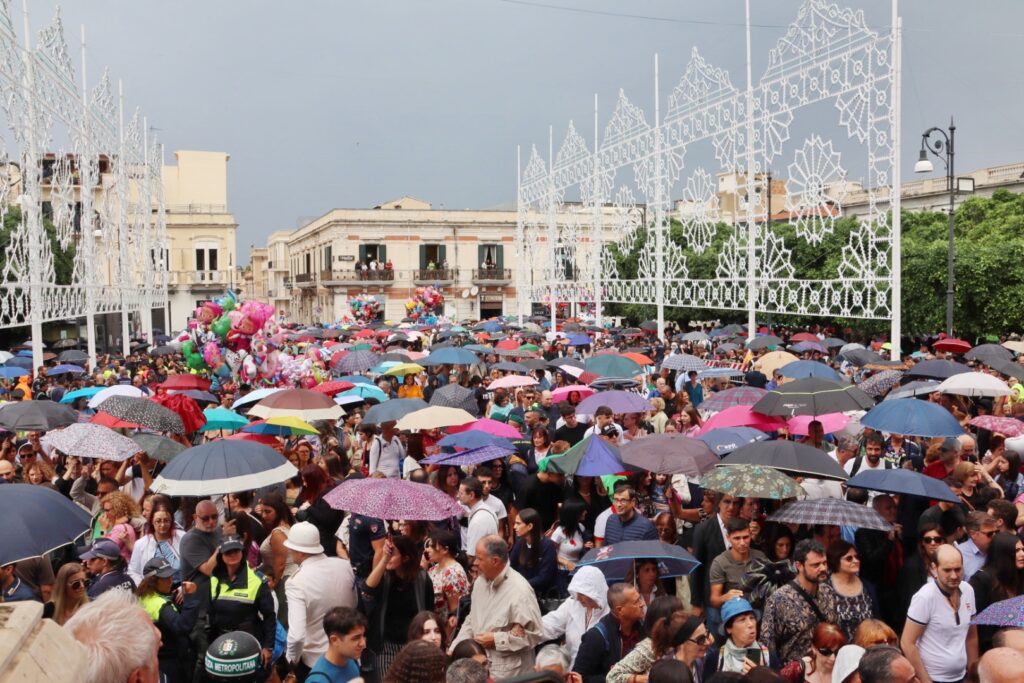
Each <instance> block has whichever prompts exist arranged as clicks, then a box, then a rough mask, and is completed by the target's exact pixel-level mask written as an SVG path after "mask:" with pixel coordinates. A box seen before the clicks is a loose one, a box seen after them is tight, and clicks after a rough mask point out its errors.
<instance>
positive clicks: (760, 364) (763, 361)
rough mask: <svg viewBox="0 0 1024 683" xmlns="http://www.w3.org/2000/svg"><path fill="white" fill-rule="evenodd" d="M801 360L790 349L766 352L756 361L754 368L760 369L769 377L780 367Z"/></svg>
mask: <svg viewBox="0 0 1024 683" xmlns="http://www.w3.org/2000/svg"><path fill="white" fill-rule="evenodd" d="M798 360H800V359H799V358H797V357H796V356H794V355H793V354H792V353H789V352H788V351H772V352H771V353H766V354H765V355H763V356H761V357H760V358H758V359H756V360H755V361H754V368H756V369H757V370H760V371H761V372H763V373H764V374H765V375H767V376H768V377H771V375H772V373H773V372H775V371H776V370H778V369H779V368H781V367H783V366H786V365H789V364H790V363H793V362H795V361H798Z"/></svg>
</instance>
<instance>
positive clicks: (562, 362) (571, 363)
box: [548, 357, 583, 370]
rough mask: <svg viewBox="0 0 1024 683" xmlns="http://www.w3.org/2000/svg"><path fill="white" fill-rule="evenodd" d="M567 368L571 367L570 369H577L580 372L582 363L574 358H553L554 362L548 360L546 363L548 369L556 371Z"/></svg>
mask: <svg viewBox="0 0 1024 683" xmlns="http://www.w3.org/2000/svg"><path fill="white" fill-rule="evenodd" d="M567 366H568V367H571V368H579V369H580V370H582V369H583V361H581V360H576V359H575V358H568V357H566V358H555V359H554V360H549V361H548V367H552V368H555V369H556V370H561V369H562V368H564V367H567Z"/></svg>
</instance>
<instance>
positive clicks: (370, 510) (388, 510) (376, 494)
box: [324, 479, 464, 520]
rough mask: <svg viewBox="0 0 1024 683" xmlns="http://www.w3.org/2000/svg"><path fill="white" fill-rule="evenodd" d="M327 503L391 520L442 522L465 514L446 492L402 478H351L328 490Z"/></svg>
mask: <svg viewBox="0 0 1024 683" xmlns="http://www.w3.org/2000/svg"><path fill="white" fill-rule="evenodd" d="M324 501H325V502H326V503H327V504H328V505H330V506H331V507H332V508H334V509H336V510H346V511H348V512H355V513H358V514H361V515H366V516H368V517H378V518H381V519H389V520H390V519H412V520H442V519H448V518H449V517H458V516H461V515H462V514H464V510H463V509H462V507H460V505H459V504H458V503H457V502H456V501H455V499H453V498H452V497H450V496H448V495H447V494H445V493H444V492H443V491H441V490H439V489H437V488H435V487H433V486H431V485H429V484H417V483H416V482H412V481H403V480H402V479H350V480H348V481H344V482H342V483H341V484H340V485H339V486H335V487H334V488H333V489H331V490H330V491H328V492H327V493H326V494H325V495H324Z"/></svg>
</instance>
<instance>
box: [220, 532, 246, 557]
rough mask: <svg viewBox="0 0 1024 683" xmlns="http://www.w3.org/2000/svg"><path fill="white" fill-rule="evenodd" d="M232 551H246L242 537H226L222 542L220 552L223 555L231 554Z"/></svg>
mask: <svg viewBox="0 0 1024 683" xmlns="http://www.w3.org/2000/svg"><path fill="white" fill-rule="evenodd" d="M232 550H245V544H244V543H242V537H241V536H225V537H224V539H223V540H222V541H221V542H220V551H221V552H222V553H227V552H231V551H232Z"/></svg>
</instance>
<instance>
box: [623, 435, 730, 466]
mask: <svg viewBox="0 0 1024 683" xmlns="http://www.w3.org/2000/svg"><path fill="white" fill-rule="evenodd" d="M619 455H620V456H621V458H622V462H623V463H625V464H626V465H630V466H631V467H632V468H633V469H642V470H647V471H648V472H653V473H655V474H685V475H686V476H688V477H699V476H700V475H702V474H704V473H705V472H707V471H708V470H709V469H711V468H712V467H714V466H715V465H717V464H718V456H716V455H715V454H714V453H712V452H711V449H710V448H709V447H708V445H707V444H706V443H704V442H703V441H700V440H698V439H691V438H689V437H686V436H683V435H682V434H671V433H666V434H651V435H650V436H646V437H644V438H642V439H634V440H633V441H627V442H626V444H625V445H624V446H622V447H620V448H619Z"/></svg>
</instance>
